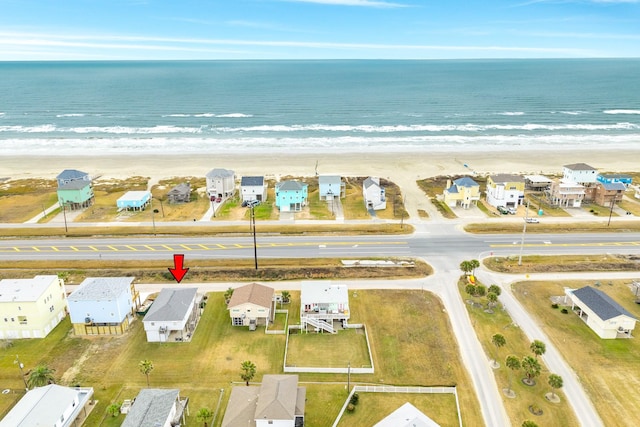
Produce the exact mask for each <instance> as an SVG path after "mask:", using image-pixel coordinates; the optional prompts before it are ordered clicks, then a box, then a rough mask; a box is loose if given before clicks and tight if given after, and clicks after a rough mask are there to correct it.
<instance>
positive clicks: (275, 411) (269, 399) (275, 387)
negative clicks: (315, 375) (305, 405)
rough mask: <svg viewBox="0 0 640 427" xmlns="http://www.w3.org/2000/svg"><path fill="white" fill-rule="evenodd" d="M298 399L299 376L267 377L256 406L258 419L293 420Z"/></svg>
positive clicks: (263, 379) (264, 379) (264, 378)
mask: <svg viewBox="0 0 640 427" xmlns="http://www.w3.org/2000/svg"><path fill="white" fill-rule="evenodd" d="M297 397H298V376H297V375H265V376H264V377H263V378H262V386H261V387H260V398H259V399H258V402H257V405H256V419H257V420H258V419H263V418H264V419H267V420H293V419H294V418H295V416H296V400H297Z"/></svg>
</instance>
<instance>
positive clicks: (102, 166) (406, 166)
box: [0, 147, 640, 181]
mask: <svg viewBox="0 0 640 427" xmlns="http://www.w3.org/2000/svg"><path fill="white" fill-rule="evenodd" d="M573 163H587V164H589V165H590V166H593V167H594V168H596V169H598V170H600V171H602V172H632V171H637V170H640V147H639V148H637V149H625V150H612V149H610V148H602V149H600V148H597V147H590V148H588V149H583V150H580V151H579V152H578V151H576V150H563V149H555V150H549V149H548V148H547V147H545V149H544V151H543V150H526V149H516V150H513V151H502V152H498V151H482V150H466V151H462V150H455V151H453V150H452V151H432V152H429V151H425V150H421V151H414V152H406V151H400V152H393V151H391V150H389V151H387V152H373V153H354V152H341V151H336V152H335V153H334V154H332V153H327V151H326V150H324V151H323V152H306V151H305V152H280V151H275V152H271V153H264V152H259V153H230V152H228V153H218V154H213V153H210V154H167V155H161V154H148V155H146V154H109V155H102V156H92V155H67V154H61V155H46V156H44V155H0V178H10V179H12V180H13V179H24V178H55V177H56V176H57V175H58V174H59V173H60V172H62V171H63V170H64V169H78V170H82V171H84V172H87V173H89V174H90V175H91V176H101V177H102V178H117V179H124V178H127V177H130V176H136V175H139V176H148V177H150V178H156V179H163V178H170V177H174V176H204V175H205V174H206V173H207V172H209V171H210V170H211V169H214V168H224V169H231V170H233V171H234V172H235V173H236V175H237V176H238V177H241V176H251V175H265V176H274V177H275V178H279V177H282V176H314V175H315V174H316V164H317V173H318V174H320V175H323V174H327V175H332V174H335V175H342V176H379V177H382V178H389V179H391V180H392V181H394V177H396V176H397V175H403V176H404V177H405V178H411V179H413V180H417V179H423V178H429V177H433V176H438V175H460V174H468V175H473V174H474V172H475V173H476V174H478V175H486V174H491V173H517V174H538V173H542V174H559V173H561V172H562V166H563V165H566V164H573ZM465 165H466V166H465Z"/></svg>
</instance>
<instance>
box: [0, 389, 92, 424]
mask: <svg viewBox="0 0 640 427" xmlns="http://www.w3.org/2000/svg"><path fill="white" fill-rule="evenodd" d="M92 396H93V388H91V387H73V388H72V387H63V386H60V385H57V384H49V385H46V386H43V387H36V388H34V389H33V390H29V391H28V392H27V394H25V395H24V396H23V397H22V399H20V400H19V401H18V403H16V405H15V406H14V407H13V408H11V410H10V411H9V413H8V414H7V415H6V416H5V417H4V418H3V419H2V421H0V427H36V426H47V427H76V426H79V425H82V420H84V419H85V418H86V417H87V406H88V405H89V404H90V400H91V398H92ZM77 421H80V422H79V423H78V422H77Z"/></svg>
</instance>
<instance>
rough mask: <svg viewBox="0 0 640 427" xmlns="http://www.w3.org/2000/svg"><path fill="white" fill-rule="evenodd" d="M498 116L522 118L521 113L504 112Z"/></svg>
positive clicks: (522, 113)
mask: <svg viewBox="0 0 640 427" xmlns="http://www.w3.org/2000/svg"><path fill="white" fill-rule="evenodd" d="M498 115H499V116H524V112H523V111H505V112H504V113H498Z"/></svg>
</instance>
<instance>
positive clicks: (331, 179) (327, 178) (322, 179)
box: [318, 175, 342, 185]
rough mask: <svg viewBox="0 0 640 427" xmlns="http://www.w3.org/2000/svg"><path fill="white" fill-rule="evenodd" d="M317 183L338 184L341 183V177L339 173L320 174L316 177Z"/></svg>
mask: <svg viewBox="0 0 640 427" xmlns="http://www.w3.org/2000/svg"><path fill="white" fill-rule="evenodd" d="M318 183H319V184H337V185H340V184H341V183H342V178H341V177H340V175H320V176H319V177H318Z"/></svg>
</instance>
